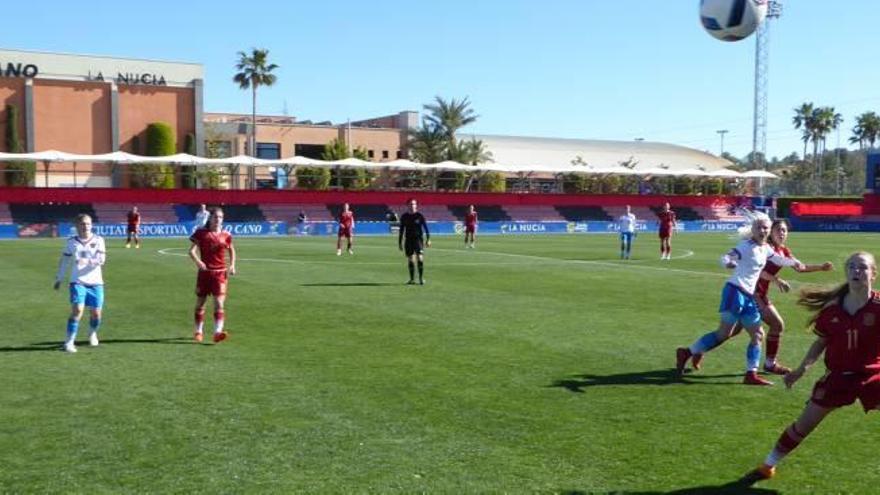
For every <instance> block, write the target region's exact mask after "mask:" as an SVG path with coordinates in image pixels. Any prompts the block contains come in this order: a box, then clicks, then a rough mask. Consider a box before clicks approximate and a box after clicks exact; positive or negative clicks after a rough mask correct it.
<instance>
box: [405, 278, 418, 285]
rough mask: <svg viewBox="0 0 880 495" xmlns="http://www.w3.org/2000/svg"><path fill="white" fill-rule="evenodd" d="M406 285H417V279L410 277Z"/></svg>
mask: <svg viewBox="0 0 880 495" xmlns="http://www.w3.org/2000/svg"><path fill="white" fill-rule="evenodd" d="M406 285H416V281H415V280H413V279H409V281H407V283H406Z"/></svg>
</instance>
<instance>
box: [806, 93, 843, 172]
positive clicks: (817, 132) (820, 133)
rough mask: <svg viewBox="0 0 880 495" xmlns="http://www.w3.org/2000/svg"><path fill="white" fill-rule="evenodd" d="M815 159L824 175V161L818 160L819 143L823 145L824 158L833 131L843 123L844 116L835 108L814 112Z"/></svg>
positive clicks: (823, 108) (824, 108)
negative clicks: (829, 136)
mask: <svg viewBox="0 0 880 495" xmlns="http://www.w3.org/2000/svg"><path fill="white" fill-rule="evenodd" d="M813 121H814V124H813V157H814V159H815V160H817V162H818V164H819V167H820V170H819V173H820V174H821V173H822V170H821V165H822V161H821V160H818V156H819V153H818V151H819V148H818V146H819V143H821V144H822V147H821V150H822V153H821V154H822V156H824V155H825V149H826V146H825V144H826V140H827V138H828V134H830V133H831V131H833V130H835V129H837V128H838V127H840V124H842V123H843V116H842V115H840V114H839V113H837V112H835V111H834V107H819V108H817V109H815V110H814V111H813Z"/></svg>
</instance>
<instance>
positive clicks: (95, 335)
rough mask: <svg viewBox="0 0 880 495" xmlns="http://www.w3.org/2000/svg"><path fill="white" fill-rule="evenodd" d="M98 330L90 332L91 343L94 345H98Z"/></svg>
mask: <svg viewBox="0 0 880 495" xmlns="http://www.w3.org/2000/svg"><path fill="white" fill-rule="evenodd" d="M98 344H100V342H98V332H92V333H90V334H89V345H90V346H92V347H98Z"/></svg>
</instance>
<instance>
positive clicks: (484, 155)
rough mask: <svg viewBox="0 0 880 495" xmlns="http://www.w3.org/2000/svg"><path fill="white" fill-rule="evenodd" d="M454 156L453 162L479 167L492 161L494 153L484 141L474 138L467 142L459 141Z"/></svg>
mask: <svg viewBox="0 0 880 495" xmlns="http://www.w3.org/2000/svg"><path fill="white" fill-rule="evenodd" d="M453 155H454V156H453V158H452V159H453V160H455V161H457V162H459V163H466V164H468V165H479V164H481V163H485V162H491V161H492V152H491V151H489V149H488V148H487V147H486V143H484V142H483V140H482V139H476V138H473V137H472V138H470V139H469V140H467V141H459V142H458V144H457V145H456V147H455V152H454V153H453Z"/></svg>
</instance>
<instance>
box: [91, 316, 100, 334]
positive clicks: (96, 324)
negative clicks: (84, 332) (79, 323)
mask: <svg viewBox="0 0 880 495" xmlns="http://www.w3.org/2000/svg"><path fill="white" fill-rule="evenodd" d="M100 326H101V319H100V318H92V319H90V320H89V333H97V332H98V327H100Z"/></svg>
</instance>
